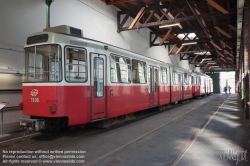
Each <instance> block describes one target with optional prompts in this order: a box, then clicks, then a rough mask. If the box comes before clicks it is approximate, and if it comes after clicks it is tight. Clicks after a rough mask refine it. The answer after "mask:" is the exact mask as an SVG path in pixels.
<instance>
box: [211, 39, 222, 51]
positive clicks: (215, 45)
mask: <svg viewBox="0 0 250 166" xmlns="http://www.w3.org/2000/svg"><path fill="white" fill-rule="evenodd" d="M210 43H211V44H212V45H213V46H214V47H216V48H217V49H218V50H222V48H220V47H219V46H218V45H217V44H215V43H214V42H213V41H210Z"/></svg>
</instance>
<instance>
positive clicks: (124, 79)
mask: <svg viewBox="0 0 250 166" xmlns="http://www.w3.org/2000/svg"><path fill="white" fill-rule="evenodd" d="M130 73H131V65H130V59H128V58H125V57H120V56H117V55H110V81H111V82H113V83H115V82H119V83H130V82H131V80H130V75H131V74H130Z"/></svg>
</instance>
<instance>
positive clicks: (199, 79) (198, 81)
mask: <svg viewBox="0 0 250 166" xmlns="http://www.w3.org/2000/svg"><path fill="white" fill-rule="evenodd" d="M197 84H198V85H201V77H200V76H198V77H197Z"/></svg>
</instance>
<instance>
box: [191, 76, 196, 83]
mask: <svg viewBox="0 0 250 166" xmlns="http://www.w3.org/2000/svg"><path fill="white" fill-rule="evenodd" d="M192 84H193V85H196V77H195V76H193V77H192Z"/></svg>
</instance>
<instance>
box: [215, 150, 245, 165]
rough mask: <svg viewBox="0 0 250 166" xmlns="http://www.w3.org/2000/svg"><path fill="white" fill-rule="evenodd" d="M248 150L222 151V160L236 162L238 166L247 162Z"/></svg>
mask: <svg viewBox="0 0 250 166" xmlns="http://www.w3.org/2000/svg"><path fill="white" fill-rule="evenodd" d="M247 155H248V154H247V150H221V151H220V158H221V160H224V161H235V162H236V165H237V164H238V162H240V161H247Z"/></svg>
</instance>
